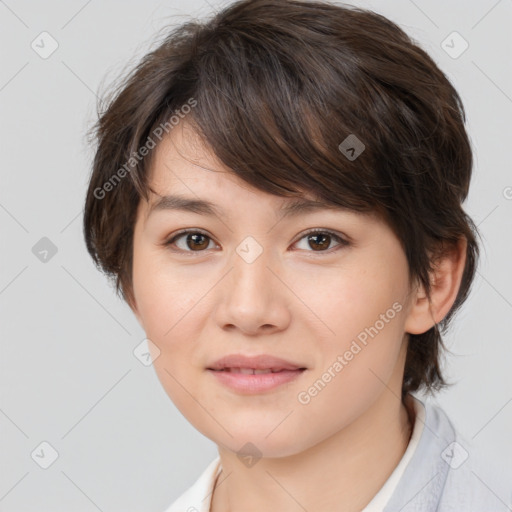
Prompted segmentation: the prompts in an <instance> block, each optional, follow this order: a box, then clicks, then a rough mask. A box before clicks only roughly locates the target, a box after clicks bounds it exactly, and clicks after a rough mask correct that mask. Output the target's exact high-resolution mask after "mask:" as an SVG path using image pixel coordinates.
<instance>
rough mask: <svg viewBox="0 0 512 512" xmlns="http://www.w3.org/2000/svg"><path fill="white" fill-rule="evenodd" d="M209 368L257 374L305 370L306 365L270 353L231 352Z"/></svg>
mask: <svg viewBox="0 0 512 512" xmlns="http://www.w3.org/2000/svg"><path fill="white" fill-rule="evenodd" d="M207 369H208V370H214V371H224V372H229V373H241V374H246V375H250V374H253V375H256V374H262V373H279V372H282V371H285V370H288V371H294V370H305V369H306V367H305V366H304V365H301V364H300V363H295V362H292V361H288V360H286V359H282V358H279V357H274V356H271V355H269V354H261V355H258V356H245V355H243V354H231V355H228V356H225V357H222V358H221V359H219V360H217V361H215V362H214V363H213V364H211V365H210V366H208V368H207Z"/></svg>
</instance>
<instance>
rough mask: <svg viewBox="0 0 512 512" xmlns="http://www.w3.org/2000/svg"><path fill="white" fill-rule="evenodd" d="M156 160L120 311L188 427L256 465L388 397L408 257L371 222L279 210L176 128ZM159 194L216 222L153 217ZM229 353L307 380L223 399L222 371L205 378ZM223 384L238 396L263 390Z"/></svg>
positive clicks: (168, 208)
mask: <svg viewBox="0 0 512 512" xmlns="http://www.w3.org/2000/svg"><path fill="white" fill-rule="evenodd" d="M155 151H156V154H155V160H154V164H153V168H152V175H151V180H150V185H151V188H152V189H153V190H154V191H155V192H157V194H158V195H157V194H153V195H152V196H151V197H150V201H148V202H144V201H142V202H141V203H140V204H139V209H138V213H137V221H136V225H135V231H134V254H133V292H134V300H135V302H134V304H133V305H132V307H133V310H134V312H135V314H136V315H137V318H138V319H139V322H140V323H141V325H142V327H143V328H144V330H145V332H146V335H147V337H148V338H149V339H150V340H151V342H152V344H154V346H153V348H152V354H153V357H154V358H155V359H154V362H153V365H154V368H155V371H156V372H157V375H158V378H159V379H160V381H161V383H162V385H163V387H164V389H165V391H166V392H167V394H168V395H169V397H170V398H171V399H172V401H173V402H174V404H175V405H176V407H177V408H178V409H179V410H180V411H181V413H182V414H183V415H184V416H185V417H186V418H187V420H188V421H189V422H190V423H191V424H192V425H193V426H194V427H195V428H197V429H198V430H199V431H200V432H202V433H203V434H204V435H205V436H207V437H208V438H210V439H211V440H213V441H214V442H215V443H217V444H218V445H221V446H223V447H225V448H227V449H230V450H232V451H234V452H236V451H238V450H239V449H240V447H242V446H243V445H245V443H247V442H252V443H253V444H254V445H256V446H257V447H258V449H259V450H260V451H261V452H262V453H263V455H264V456H285V455H290V454H295V453H299V452H301V451H303V450H305V449H307V448H308V447H311V446H313V445H315V444H317V443H318V442H320V441H321V440H322V439H326V438H327V437H329V436H331V435H333V434H334V433H336V432H339V431H340V430H341V429H343V428H345V427H347V426H348V425H350V424H351V423H352V422H354V421H356V420H357V419H358V418H359V417H360V416H361V415H363V414H364V412H365V411H366V410H368V408H369V407H370V406H371V405H372V404H373V403H375V401H376V400H377V398H378V397H379V396H381V394H382V393H385V392H386V386H387V385H388V383H390V382H393V383H395V384H394V385H395V387H397V386H398V389H397V390H396V393H397V394H399V392H400V391H399V390H400V384H401V376H402V371H403V362H404V359H403V356H404V354H405V351H404V347H405V346H406V343H405V340H406V335H404V326H405V323H406V320H407V314H408V311H409V302H408V300H409V296H410V295H409V282H408V276H407V260H406V257H405V254H404V252H403V250H402V248H401V245H400V242H399V240H398V239H397V238H396V236H395V235H394V234H393V232H392V231H391V229H390V228H389V227H388V226H387V225H386V224H385V223H384V222H383V221H381V220H379V219H378V218H377V217H373V216H368V215H363V214H361V213H357V212H350V211H345V210H342V209H327V208H322V209H304V210H300V209H297V208H295V209H288V210H287V209H286V208H287V207H289V206H290V205H291V204H292V203H294V202H296V201H297V198H282V197H278V196H273V195H269V194H266V193H264V192H261V191H258V190H257V189H254V188H252V187H250V186H249V185H247V184H245V183H244V182H243V181H241V180H240V179H239V178H237V177H236V176H235V175H233V174H232V173H230V172H229V170H228V169H227V168H225V167H223V165H222V164H221V163H220V162H219V161H218V160H217V159H216V158H215V157H214V155H213V154H212V153H210V152H208V150H207V149H206V148H204V147H202V146H201V144H200V142H199V140H198V139H197V137H196V136H195V134H194V133H193V132H192V131H191V129H190V128H187V126H186V125H185V123H181V124H180V125H179V126H178V127H176V128H174V129H173V131H172V132H171V133H170V135H169V137H168V138H167V139H166V140H164V141H163V142H162V144H161V145H160V146H159V147H158V148H157V149H155ZM171 194H172V195H179V196H182V197H184V198H188V199H191V200H196V201H208V202H210V203H212V204H213V208H214V213H212V212H208V211H206V209H205V208H204V207H202V208H199V207H198V206H197V204H196V207H195V208H193V209H187V208H177V206H179V205H178V204H177V203H176V202H172V201H170V200H168V201H166V202H163V203H160V206H156V205H157V204H158V203H159V201H161V199H162V197H163V196H167V195H171ZM300 199H311V197H310V196H309V195H308V194H304V196H302V197H301V198H300ZM173 206H174V207H173ZM192 210H193V211H192ZM285 212H286V213H285ZM184 230H186V232H184V233H183V231H184ZM312 230H316V231H318V232H317V233H311V231H312ZM151 347H152V345H151V344H150V348H151ZM231 354H243V355H245V356H257V355H261V354H267V355H270V356H273V357H277V358H281V359H284V360H286V361H288V362H290V363H292V364H294V365H295V366H296V367H299V368H305V369H304V370H298V371H293V372H292V371H290V372H287V377H286V378H284V377H283V378H282V380H279V379H281V377H277V378H276V379H277V382H280V384H279V385H277V386H275V387H273V388H264V389H263V388H253V389H252V391H251V390H248V389H247V388H241V387H238V388H233V387H231V386H230V385H227V384H226V383H225V380H224V378H225V377H226V374H225V372H226V370H224V372H222V373H224V375H223V376H220V375H219V372H215V371H213V370H209V369H208V368H211V367H213V365H214V363H215V362H216V361H217V360H219V359H220V358H222V357H224V356H227V355H231ZM234 372H235V373H236V370H235V371H234ZM229 373H231V376H228V377H229V379H231V377H233V379H232V381H236V382H238V386H243V385H244V384H243V383H245V384H246V385H248V386H250V385H251V384H250V383H249V384H247V383H248V382H249V380H250V379H253V380H252V382H253V383H254V382H256V380H257V379H259V380H258V382H259V384H261V385H262V386H264V385H265V383H267V384H268V381H269V379H270V377H269V376H268V375H267V376H252V375H251V376H248V375H245V376H244V375H240V374H238V376H233V371H230V372H229ZM288 378H290V380H287V379H288ZM230 382H231V380H230ZM262 383H263V384H262ZM254 385H255V386H256V385H257V384H254ZM387 392H389V391H387ZM333 411H336V414H333ZM292 412H293V413H292Z"/></svg>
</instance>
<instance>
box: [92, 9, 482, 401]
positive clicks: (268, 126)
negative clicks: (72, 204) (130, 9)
mask: <svg viewBox="0 0 512 512" xmlns="http://www.w3.org/2000/svg"><path fill="white" fill-rule="evenodd" d="M167 30H168V31H169V32H168V33H166V37H165V39H164V41H163V42H162V43H161V44H160V45H159V46H158V47H157V48H156V49H154V50H152V51H151V52H149V53H148V54H147V55H145V56H144V57H143V59H142V60H141V62H140V63H139V64H138V65H137V67H136V68H135V69H133V71H131V72H130V73H129V75H128V76H127V77H126V78H124V79H123V81H122V83H121V85H120V86H118V87H117V89H116V90H115V91H113V92H112V96H111V98H110V99H108V100H106V103H107V105H106V107H105V108H104V109H103V110H102V107H101V106H99V107H98V121H97V122H96V124H95V125H94V127H93V128H92V130H91V134H92V138H93V139H94V140H95V141H96V142H97V149H96V154H95V158H94V163H93V170H92V175H91V178H90V183H89V187H88V191H87V197H86V201H85V214H84V224H83V227H84V234H85V240H86V244H87V250H88V251H89V253H90V255H91V256H92V258H93V260H94V262H95V263H96V265H97V266H98V267H100V268H101V270H103V271H104V272H105V273H106V274H107V275H108V276H110V277H112V278H114V279H115V284H116V291H117V292H118V293H119V291H121V293H122V297H123V299H124V300H126V301H127V302H128V303H129V304H132V303H133V302H132V301H133V288H132V250H133V227H134V223H135V220H136V211H137V206H138V203H139V201H140V199H141V198H142V197H143V198H144V199H145V200H147V199H148V190H149V185H148V181H149V180H148V173H149V170H150V168H151V161H152V155H153V152H152V151H151V150H150V151H149V152H147V151H146V152H145V153H146V154H145V156H144V158H139V157H138V153H136V152H137V151H138V149H139V148H141V147H144V146H145V145H146V146H147V147H149V140H151V141H153V145H155V142H156V141H155V138H156V137H154V134H155V133H160V132H159V131H158V127H162V126H164V127H165V126H167V127H169V126H170V123H169V120H170V119H171V118H172V116H173V115H175V116H177V115H178V114H179V115H180V117H183V116H182V115H181V114H182V113H183V112H185V109H184V106H185V105H187V104H188V105H192V104H193V108H189V109H188V110H187V112H188V113H187V115H186V119H187V122H190V123H192V125H193V126H194V129H195V130H196V131H197V133H198V134H199V135H200V136H201V138H202V140H204V141H205V143H207V144H208V146H209V147H211V148H212V149H213V151H214V153H215V155H216V156H217V157H218V158H219V159H220V160H221V161H222V162H223V163H224V164H225V165H226V166H227V167H228V168H229V169H230V170H231V171H232V172H233V173H234V174H236V175H237V176H239V177H240V178H241V179H243V180H245V182H247V183H248V184H250V185H252V186H254V187H255V188H257V189H259V190H261V191H265V192H268V193H271V194H275V195H278V196H281V197H291V196H296V195H301V194H302V193H303V191H305V190H307V191H309V192H312V193H314V194H315V195H316V196H318V197H319V198H321V199H322V200H324V201H325V202H328V203H332V204H334V205H340V206H344V207H348V208H350V209H352V210H354V211H359V212H363V211H366V212H378V213H379V214H380V215H382V217H383V218H385V219H386V221H387V223H388V224H389V226H390V227H391V228H392V229H393V231H394V232H395V234H396V235H397V236H398V238H399V239H400V241H401V243H402V247H403V249H404V251H405V254H406V256H407V261H408V265H409V276H410V279H411V280H412V279H414V280H417V282H421V283H422V284H423V285H424V286H425V289H426V292H427V295H428V296H429V298H430V278H429V275H430V272H431V271H432V269H433V266H432V265H433V261H434V257H433V255H439V254H442V251H443V250H444V249H446V248H447V247H449V246H450V245H451V244H453V243H455V242H457V241H458V240H459V239H461V238H465V239H466V241H467V252H466V264H465V268H464V272H463V277H462V281H461V285H460V288H459V291H458V295H457V298H456V300H455V302H454V304H453V306H452V308H451V310H450V311H449V313H448V314H447V315H446V316H445V318H444V319H443V320H442V321H441V322H440V323H439V326H441V330H444V331H445V330H446V328H447V326H448V322H449V321H450V319H451V318H452V316H453V314H454V313H455V311H456V310H458V308H459V307H460V306H461V305H462V303H463V302H464V301H465V300H466V298H467V295H468V293H469V290H470V286H471V283H472V281H473V278H474V275H475V272H476V265H477V261H478V256H479V249H478V244H477V241H476V236H477V235H479V234H478V231H477V228H476V226H475V225H474V223H473V222H472V220H471V218H470V217H468V215H467V214H466V213H465V212H464V210H463V208H462V203H463V201H464V200H465V199H466V196H467V194H468V189H469V184H470V178H471V172H472V152H471V147H470V142H469V139H468V135H467V133H466V131H465V128H464V124H465V112H464V108H463V105H462V102H461V99H460V97H459V95H458V93H457V92H456V90H455V89H454V87H453V86H452V84H451V83H450V81H449V80H448V78H447V77H446V76H445V75H444V74H443V72H442V71H440V70H439V68H438V67H437V66H436V64H435V63H434V61H433V60H432V59H431V58H430V57H429V56H428V55H427V53H426V52H425V51H423V50H422V49H421V48H420V47H419V46H418V44H417V43H415V42H414V41H413V40H412V39H411V38H410V37H409V36H408V35H406V34H405V32H403V31H402V30H401V29H400V28H399V27H398V26H397V25H396V24H394V23H392V22H391V21H389V20H388V19H386V18H385V17H383V16H381V15H379V14H376V13H374V12H372V11H368V10H364V9H361V8H355V7H353V6H345V5H337V4H330V3H324V2H321V1H298V0H239V1H235V2H234V3H232V4H230V5H229V6H227V7H226V8H224V9H223V10H222V11H220V12H218V13H217V14H215V15H213V16H212V17H211V18H210V19H208V20H207V21H206V22H199V21H188V22H186V23H184V24H183V25H181V26H178V27H173V28H171V29H167ZM160 131H162V130H160ZM166 131H167V129H166ZM347 137H350V138H349V139H348V140H349V141H354V140H355V141H356V143H359V146H358V148H359V150H358V152H360V151H361V149H364V150H363V151H362V152H360V154H359V156H357V158H353V155H354V150H351V153H350V154H349V153H347V152H345V151H342V149H343V148H344V147H345V149H346V145H345V146H344V145H343V144H341V143H343V141H346V140H347ZM354 137H355V138H354ZM361 143H362V145H361ZM340 144H341V146H340ZM147 147H146V149H147ZM356 149H357V148H356ZM134 155H135V156H137V159H135V158H134ZM128 162H129V164H128V165H127V163H128ZM121 169H124V172H121ZM113 178H116V179H115V180H113ZM107 183H109V184H110V185H109V186H106V184H107ZM107 191H108V193H106V192H107ZM431 256H432V257H431ZM411 282H412V281H411ZM443 334H444V332H443ZM409 336H410V337H409V344H408V349H407V350H408V352H407V360H406V364H405V373H404V381H403V387H402V398H404V397H405V395H406V393H408V392H410V391H415V390H418V389H420V388H426V390H427V391H428V392H433V391H434V390H439V389H441V388H442V387H444V386H447V385H448V384H447V382H446V381H445V379H444V377H443V375H442V373H441V370H440V360H439V359H440V354H441V349H442V348H444V349H446V347H445V346H444V344H443V340H442V337H441V332H440V330H439V328H438V324H436V325H434V327H432V328H431V329H429V330H428V331H427V332H425V333H423V334H418V335H416V334H410V335H409Z"/></svg>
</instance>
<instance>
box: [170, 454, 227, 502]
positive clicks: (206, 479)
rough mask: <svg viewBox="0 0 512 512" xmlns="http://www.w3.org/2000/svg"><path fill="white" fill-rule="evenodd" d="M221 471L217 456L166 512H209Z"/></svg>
mask: <svg viewBox="0 0 512 512" xmlns="http://www.w3.org/2000/svg"><path fill="white" fill-rule="evenodd" d="M220 469H221V468H220V457H218V456H217V457H216V458H215V459H214V460H212V461H211V462H210V463H209V464H208V466H207V467H206V469H205V470H204V471H203V472H202V473H201V475H200V476H199V478H198V479H197V480H196V481H195V482H194V483H193V484H192V485H191V486H190V487H189V488H188V489H187V490H186V491H185V492H184V493H183V494H182V495H181V496H179V498H178V499H177V500H176V501H174V502H173V503H172V504H171V505H170V506H169V507H168V508H166V509H165V511H164V512H209V510H210V502H211V495H212V491H213V487H214V484H215V480H216V478H217V476H218V474H219V472H220Z"/></svg>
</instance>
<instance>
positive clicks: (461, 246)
mask: <svg viewBox="0 0 512 512" xmlns="http://www.w3.org/2000/svg"><path fill="white" fill-rule="evenodd" d="M466 248H467V241H466V239H465V238H462V239H460V240H459V242H458V243H457V244H454V245H453V246H452V247H450V248H446V249H445V251H444V253H443V255H442V256H440V257H439V258H438V259H437V261H436V264H435V266H434V270H433V272H432V274H431V276H430V278H431V291H430V298H431V301H430V302H429V300H428V298H427V294H426V291H425V288H424V286H423V285H422V284H420V285H419V286H418V287H417V290H416V293H415V295H414V299H413V302H412V304H411V307H410V311H409V314H408V316H407V320H406V322H405V332H408V333H410V334H423V333H424V332H426V331H428V330H429V329H430V328H431V327H433V326H434V325H435V324H438V323H439V322H441V320H443V318H444V317H445V316H446V315H447V314H448V312H449V311H450V309H451V307H452V306H453V303H454V302H455V299H456V298H457V293H458V291H459V288H460V283H461V280H462V274H463V272H464V266H465V264H466Z"/></svg>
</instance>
